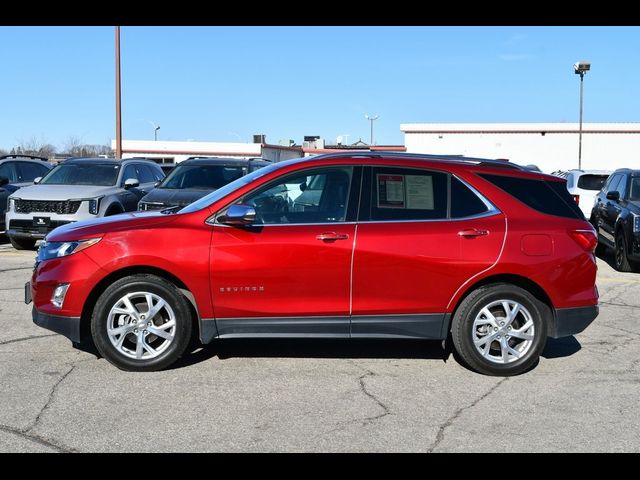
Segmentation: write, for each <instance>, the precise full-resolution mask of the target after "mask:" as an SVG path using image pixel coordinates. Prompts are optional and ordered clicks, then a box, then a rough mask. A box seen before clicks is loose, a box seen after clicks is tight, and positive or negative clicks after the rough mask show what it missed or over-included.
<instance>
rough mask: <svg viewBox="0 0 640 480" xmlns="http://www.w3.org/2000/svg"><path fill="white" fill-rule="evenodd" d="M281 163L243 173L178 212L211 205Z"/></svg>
mask: <svg viewBox="0 0 640 480" xmlns="http://www.w3.org/2000/svg"><path fill="white" fill-rule="evenodd" d="M283 164H284V162H282V163H280V164H278V163H274V164H272V165H269V166H268V167H264V168H261V169H259V170H255V171H253V172H251V173H250V174H249V175H245V176H244V177H240V178H238V179H237V180H234V181H233V182H231V183H227V184H226V185H225V186H224V187H221V188H219V189H218V190H215V191H213V192H211V193H210V194H209V195H206V196H204V197H202V198H201V199H199V200H196V201H195V202H193V203H192V204H190V205H187V206H186V207H184V208H183V209H182V210H180V213H191V212H197V211H198V210H200V209H203V208H204V207H207V206H209V205H211V204H212V203H214V202H217V201H218V200H220V199H221V198H223V197H226V196H227V195H229V194H230V193H231V192H233V191H234V190H237V189H238V188H240V187H242V186H244V185H247V184H248V183H250V182H253V181H254V180H255V179H256V178H260V177H262V176H263V175H266V174H267V173H270V172H272V171H274V170H276V169H278V168H280V167H281V166H282V165H283Z"/></svg>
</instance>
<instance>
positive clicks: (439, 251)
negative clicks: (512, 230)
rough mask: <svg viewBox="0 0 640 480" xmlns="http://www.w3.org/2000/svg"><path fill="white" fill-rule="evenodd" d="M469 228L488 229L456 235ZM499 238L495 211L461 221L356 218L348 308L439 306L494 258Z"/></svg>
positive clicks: (380, 310) (375, 310) (420, 309)
mask: <svg viewBox="0 0 640 480" xmlns="http://www.w3.org/2000/svg"><path fill="white" fill-rule="evenodd" d="M470 228H478V229H485V230H487V231H488V232H489V233H488V234H487V235H486V236H479V237H473V238H467V237H462V236H460V235H458V233H459V232H460V231H462V230H465V229H470ZM503 240H504V218H503V217H502V215H501V214H497V215H493V216H491V217H485V218H478V219H475V220H464V221H446V220H445V221H424V222H397V223H363V224H360V225H358V235H357V239H356V248H355V258H354V264H353V267H354V268H353V314H354V315H376V314H384V313H388V312H396V313H398V314H408V313H441V312H445V311H446V307H447V305H448V303H449V300H450V299H451V297H452V296H453V294H454V293H455V292H456V290H457V289H458V287H459V286H460V285H461V284H462V283H464V282H465V281H466V280H467V279H468V278H470V277H472V276H473V275H475V274H477V273H479V272H481V271H482V270H485V269H486V268H488V267H489V266H491V265H492V264H493V263H494V262H495V261H496V260H497V258H498V255H499V253H500V249H501V248H502V243H503Z"/></svg>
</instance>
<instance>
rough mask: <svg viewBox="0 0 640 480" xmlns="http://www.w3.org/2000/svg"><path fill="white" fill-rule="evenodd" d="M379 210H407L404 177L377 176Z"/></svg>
mask: <svg viewBox="0 0 640 480" xmlns="http://www.w3.org/2000/svg"><path fill="white" fill-rule="evenodd" d="M376 177H377V184H378V208H405V199H404V190H405V187H404V175H380V174H378V175H376Z"/></svg>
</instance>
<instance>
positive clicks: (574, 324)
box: [549, 305, 599, 338]
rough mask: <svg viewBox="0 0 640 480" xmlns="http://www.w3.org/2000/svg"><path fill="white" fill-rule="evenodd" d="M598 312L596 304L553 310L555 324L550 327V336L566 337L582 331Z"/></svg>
mask: <svg viewBox="0 0 640 480" xmlns="http://www.w3.org/2000/svg"><path fill="white" fill-rule="evenodd" d="M598 313H599V307H598V305H591V306H589V307H577V308H558V309H556V311H555V325H553V327H552V328H551V329H550V331H549V336H550V337H552V338H560V337H568V336H570V335H575V334H576V333H580V332H582V331H583V330H584V329H585V328H587V327H588V326H589V325H591V322H593V321H594V320H595V319H596V317H597V316H598Z"/></svg>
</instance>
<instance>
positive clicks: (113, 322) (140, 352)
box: [91, 274, 192, 371]
mask: <svg viewBox="0 0 640 480" xmlns="http://www.w3.org/2000/svg"><path fill="white" fill-rule="evenodd" d="M191 322H192V320H191V313H190V309H189V306H188V304H187V300H186V299H185V298H184V296H183V295H182V294H181V293H180V291H179V290H178V289H177V288H176V287H175V286H174V285H173V284H171V283H169V282H167V281H166V280H164V279H162V278H159V277H156V276H154V275H146V274H139V275H132V276H130V277H125V278H122V279H120V280H118V281H116V282H115V283H113V285H111V286H110V287H109V288H107V290H106V291H105V292H104V293H103V294H102V295H101V296H100V298H99V299H98V301H97V302H96V305H95V308H94V310H93V315H92V318H91V335H92V337H93V341H94V343H95V345H96V348H97V349H98V351H99V352H100V354H101V355H102V356H103V357H104V358H106V359H107V360H108V361H109V362H111V363H112V364H114V365H115V366H116V367H118V368H120V369H122V370H131V371H156V370H161V369H163V368H166V367H168V366H169V365H171V364H172V363H174V362H175V361H176V360H177V359H178V358H179V357H180V356H181V355H182V354H183V353H184V351H185V349H186V347H187V346H188V344H189V341H190V339H191Z"/></svg>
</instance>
